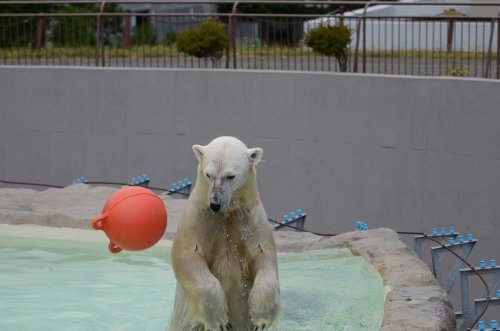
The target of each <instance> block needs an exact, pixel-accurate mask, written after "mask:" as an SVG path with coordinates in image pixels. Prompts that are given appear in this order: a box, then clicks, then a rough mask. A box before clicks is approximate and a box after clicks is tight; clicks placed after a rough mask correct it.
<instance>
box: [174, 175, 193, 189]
mask: <svg viewBox="0 0 500 331" xmlns="http://www.w3.org/2000/svg"><path fill="white" fill-rule="evenodd" d="M191 184H193V183H192V182H191V181H190V180H189V179H187V178H184V179H183V180H179V181H177V182H175V183H172V185H170V189H171V190H172V191H178V190H180V189H183V188H185V187H187V186H189V185H191Z"/></svg>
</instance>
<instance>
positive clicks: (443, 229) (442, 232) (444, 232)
mask: <svg viewBox="0 0 500 331" xmlns="http://www.w3.org/2000/svg"><path fill="white" fill-rule="evenodd" d="M441 234H442V235H443V236H444V235H445V234H446V228H441Z"/></svg>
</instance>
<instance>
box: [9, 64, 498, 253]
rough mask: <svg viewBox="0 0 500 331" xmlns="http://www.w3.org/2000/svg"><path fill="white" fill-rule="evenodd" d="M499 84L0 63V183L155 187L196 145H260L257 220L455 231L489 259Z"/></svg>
mask: <svg viewBox="0 0 500 331" xmlns="http://www.w3.org/2000/svg"><path fill="white" fill-rule="evenodd" d="M499 101H500V81H487V80H472V79H449V78H411V77H389V76H368V75H353V74H322V73H298V72H251V71H210V70H161V69H154V70H147V69H82V68H79V69H74V68H47V67H44V68H39V67H38V68H29V67H2V68H0V107H1V110H0V116H1V117H0V179H8V180H20V181H33V182H44V183H52V184H63V185H64V184H69V183H71V181H72V180H73V179H74V178H76V177H79V176H82V175H85V176H86V177H87V178H89V179H90V180H92V181H99V180H105V181H122V182H123V181H125V182H126V181H129V180H130V179H131V178H132V177H133V176H135V175H139V174H142V173H143V172H146V173H148V174H149V175H150V176H151V177H152V183H151V184H152V185H153V186H162V187H168V186H169V185H170V183H171V182H172V181H174V180H177V179H181V178H183V177H189V178H192V179H193V178H194V176H195V170H196V159H195V157H194V155H193V154H192V151H191V146H192V145H193V144H195V143H201V144H205V143H208V142H209V141H210V140H211V139H212V138H214V137H217V136H220V135H234V136H237V137H239V138H241V139H242V140H243V141H245V142H246V143H247V145H248V146H249V147H253V146H260V147H262V148H263V149H264V160H265V162H263V163H261V164H260V165H259V166H258V181H259V186H260V191H261V196H262V200H263V202H264V204H265V206H266V208H267V211H268V216H269V217H271V218H280V216H281V215H282V214H283V213H285V212H288V211H290V210H293V209H297V208H302V209H303V210H305V211H306V212H307V213H308V221H307V224H306V225H307V228H308V229H311V230H315V231H323V232H337V233H338V232H344V231H347V230H351V229H353V228H354V226H355V221H356V220H358V219H365V220H366V221H367V222H368V223H369V224H370V226H371V227H372V228H373V227H379V226H384V227H390V228H393V229H396V230H414V231H428V232H430V229H431V228H432V227H433V226H450V225H454V226H456V227H457V230H458V231H460V232H465V233H467V232H473V233H475V234H476V236H477V237H478V238H479V239H480V240H481V241H482V242H480V244H479V247H482V251H483V255H482V256H480V257H478V259H479V258H485V259H489V258H495V257H496V258H497V259H498V258H500V257H499V256H498V252H500V244H499V243H498V230H497V224H499V221H500V107H499Z"/></svg>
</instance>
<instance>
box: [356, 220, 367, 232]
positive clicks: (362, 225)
mask: <svg viewBox="0 0 500 331" xmlns="http://www.w3.org/2000/svg"><path fill="white" fill-rule="evenodd" d="M356 230H368V223H365V222H363V221H357V222H356Z"/></svg>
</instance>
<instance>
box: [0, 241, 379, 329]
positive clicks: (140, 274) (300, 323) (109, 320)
mask: <svg viewBox="0 0 500 331" xmlns="http://www.w3.org/2000/svg"><path fill="white" fill-rule="evenodd" d="M278 260H279V273H280V282H281V296H282V301H283V304H284V316H283V319H282V322H281V327H280V330H283V331H299V330H300V331H307V330H310V331H318V330H326V331H330V330H331V331H335V330H340V331H358V330H363V331H370V330H379V327H380V325H381V323H382V319H383V312H384V291H383V286H382V279H381V278H380V275H379V274H378V273H377V272H376V271H375V270H374V269H373V267H372V266H370V265H369V264H367V263H366V262H365V261H364V260H363V259H362V258H360V257H356V256H352V255H351V254H350V253H348V252H346V251H342V250H323V251H315V252H303V253H284V254H280V255H279V257H278ZM169 262H170V248H168V247H154V248H152V249H149V250H147V251H144V252H139V253H137V252H134V253H128V252H122V253H120V254H117V255H112V254H110V253H109V252H108V251H107V247H106V244H104V243H101V242H83V241H81V242H80V241H65V240H54V239H50V240H49V239H28V238H15V237H0V330H2V331H11V330H12V331H14V330H15V331H18V330H23V331H45V330H47V331H49V330H50V331H53V330H55V331H59V330H64V331H72V330H74V331H80V330H82V331H83V330H85V331H101V330H116V331H121V330H124V331H125V330H130V331H132V330H133V331H137V330H145V331H156V330H158V331H159V330H162V331H163V330H165V329H166V327H167V325H168V322H169V318H170V313H171V311H172V308H171V307H172V306H173V300H174V291H175V283H176V282H175V278H174V274H173V270H172V267H171V265H170V263H169Z"/></svg>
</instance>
